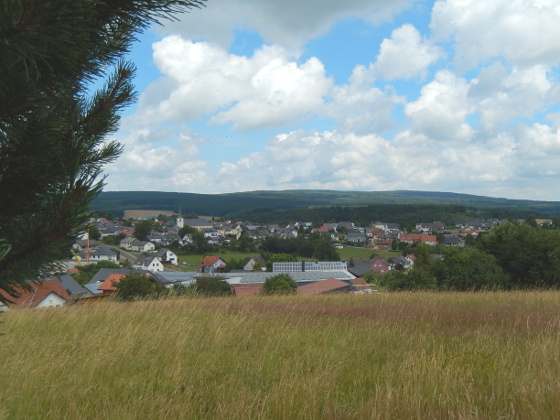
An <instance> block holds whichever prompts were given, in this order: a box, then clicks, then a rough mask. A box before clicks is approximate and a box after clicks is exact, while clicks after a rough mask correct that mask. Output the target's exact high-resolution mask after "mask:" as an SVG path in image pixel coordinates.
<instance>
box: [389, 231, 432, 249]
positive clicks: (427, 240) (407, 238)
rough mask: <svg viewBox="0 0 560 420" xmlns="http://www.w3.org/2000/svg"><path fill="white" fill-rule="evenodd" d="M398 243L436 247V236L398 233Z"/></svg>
mask: <svg viewBox="0 0 560 420" xmlns="http://www.w3.org/2000/svg"><path fill="white" fill-rule="evenodd" d="M398 238H399V241H401V242H406V243H407V244H409V245H413V244H420V243H422V244H426V245H432V246H435V245H437V237H436V235H427V234H425V233H400V234H399V236H398Z"/></svg>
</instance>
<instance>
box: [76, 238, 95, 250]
mask: <svg viewBox="0 0 560 420" xmlns="http://www.w3.org/2000/svg"><path fill="white" fill-rule="evenodd" d="M88 247H89V249H90V250H94V249H97V248H99V243H98V242H97V241H96V240H94V239H92V240H89V241H88V240H87V239H78V240H76V242H74V243H73V244H72V249H74V250H75V251H78V252H85V251H87V249H88Z"/></svg>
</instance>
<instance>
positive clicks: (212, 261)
mask: <svg viewBox="0 0 560 420" xmlns="http://www.w3.org/2000/svg"><path fill="white" fill-rule="evenodd" d="M226 267H227V263H226V262H225V261H224V260H223V259H222V258H220V257H218V256H215V255H206V256H205V257H204V258H203V259H202V261H201V262H199V263H198V268H199V270H200V272H202V273H216V272H220V271H222V270H223V269H224V268H226Z"/></svg>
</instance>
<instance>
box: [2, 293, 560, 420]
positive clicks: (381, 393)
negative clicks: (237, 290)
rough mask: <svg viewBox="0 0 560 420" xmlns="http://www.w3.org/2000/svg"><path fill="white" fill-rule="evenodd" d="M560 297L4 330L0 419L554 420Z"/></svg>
mask: <svg viewBox="0 0 560 420" xmlns="http://www.w3.org/2000/svg"><path fill="white" fill-rule="evenodd" d="M559 303H560V293H558V292H508V293H505V292H504V293H476V294H475V293H463V294H461V293H386V294H385V293H383V294H373V295H330V296H316V297H298V296H291V297H255V298H245V299H243V298H190V299H179V298H175V299H169V300H161V301H144V302H131V303H118V302H101V303H95V304H87V305H74V306H67V307H63V308H53V309H29V310H16V311H11V312H6V313H3V314H0V321H1V323H0V334H1V335H0V348H1V351H2V356H1V368H2V373H3V374H2V376H1V378H0V389H1V392H0V418H1V419H64V418H67V419H84V418H86V419H119V420H124V419H140V418H141V419H179V418H184V419H500V418H502V419H515V418H519V419H554V418H560V380H559V378H560V351H559V350H560V305H559Z"/></svg>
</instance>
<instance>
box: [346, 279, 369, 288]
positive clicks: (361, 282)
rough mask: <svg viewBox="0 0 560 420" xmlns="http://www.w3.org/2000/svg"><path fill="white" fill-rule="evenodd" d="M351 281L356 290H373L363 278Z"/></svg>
mask: <svg viewBox="0 0 560 420" xmlns="http://www.w3.org/2000/svg"><path fill="white" fill-rule="evenodd" d="M350 281H351V282H352V284H353V285H354V287H355V288H356V290H370V289H371V287H370V286H369V284H367V283H366V281H365V280H364V279H363V278H361V277H359V278H357V279H352V280H350Z"/></svg>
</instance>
